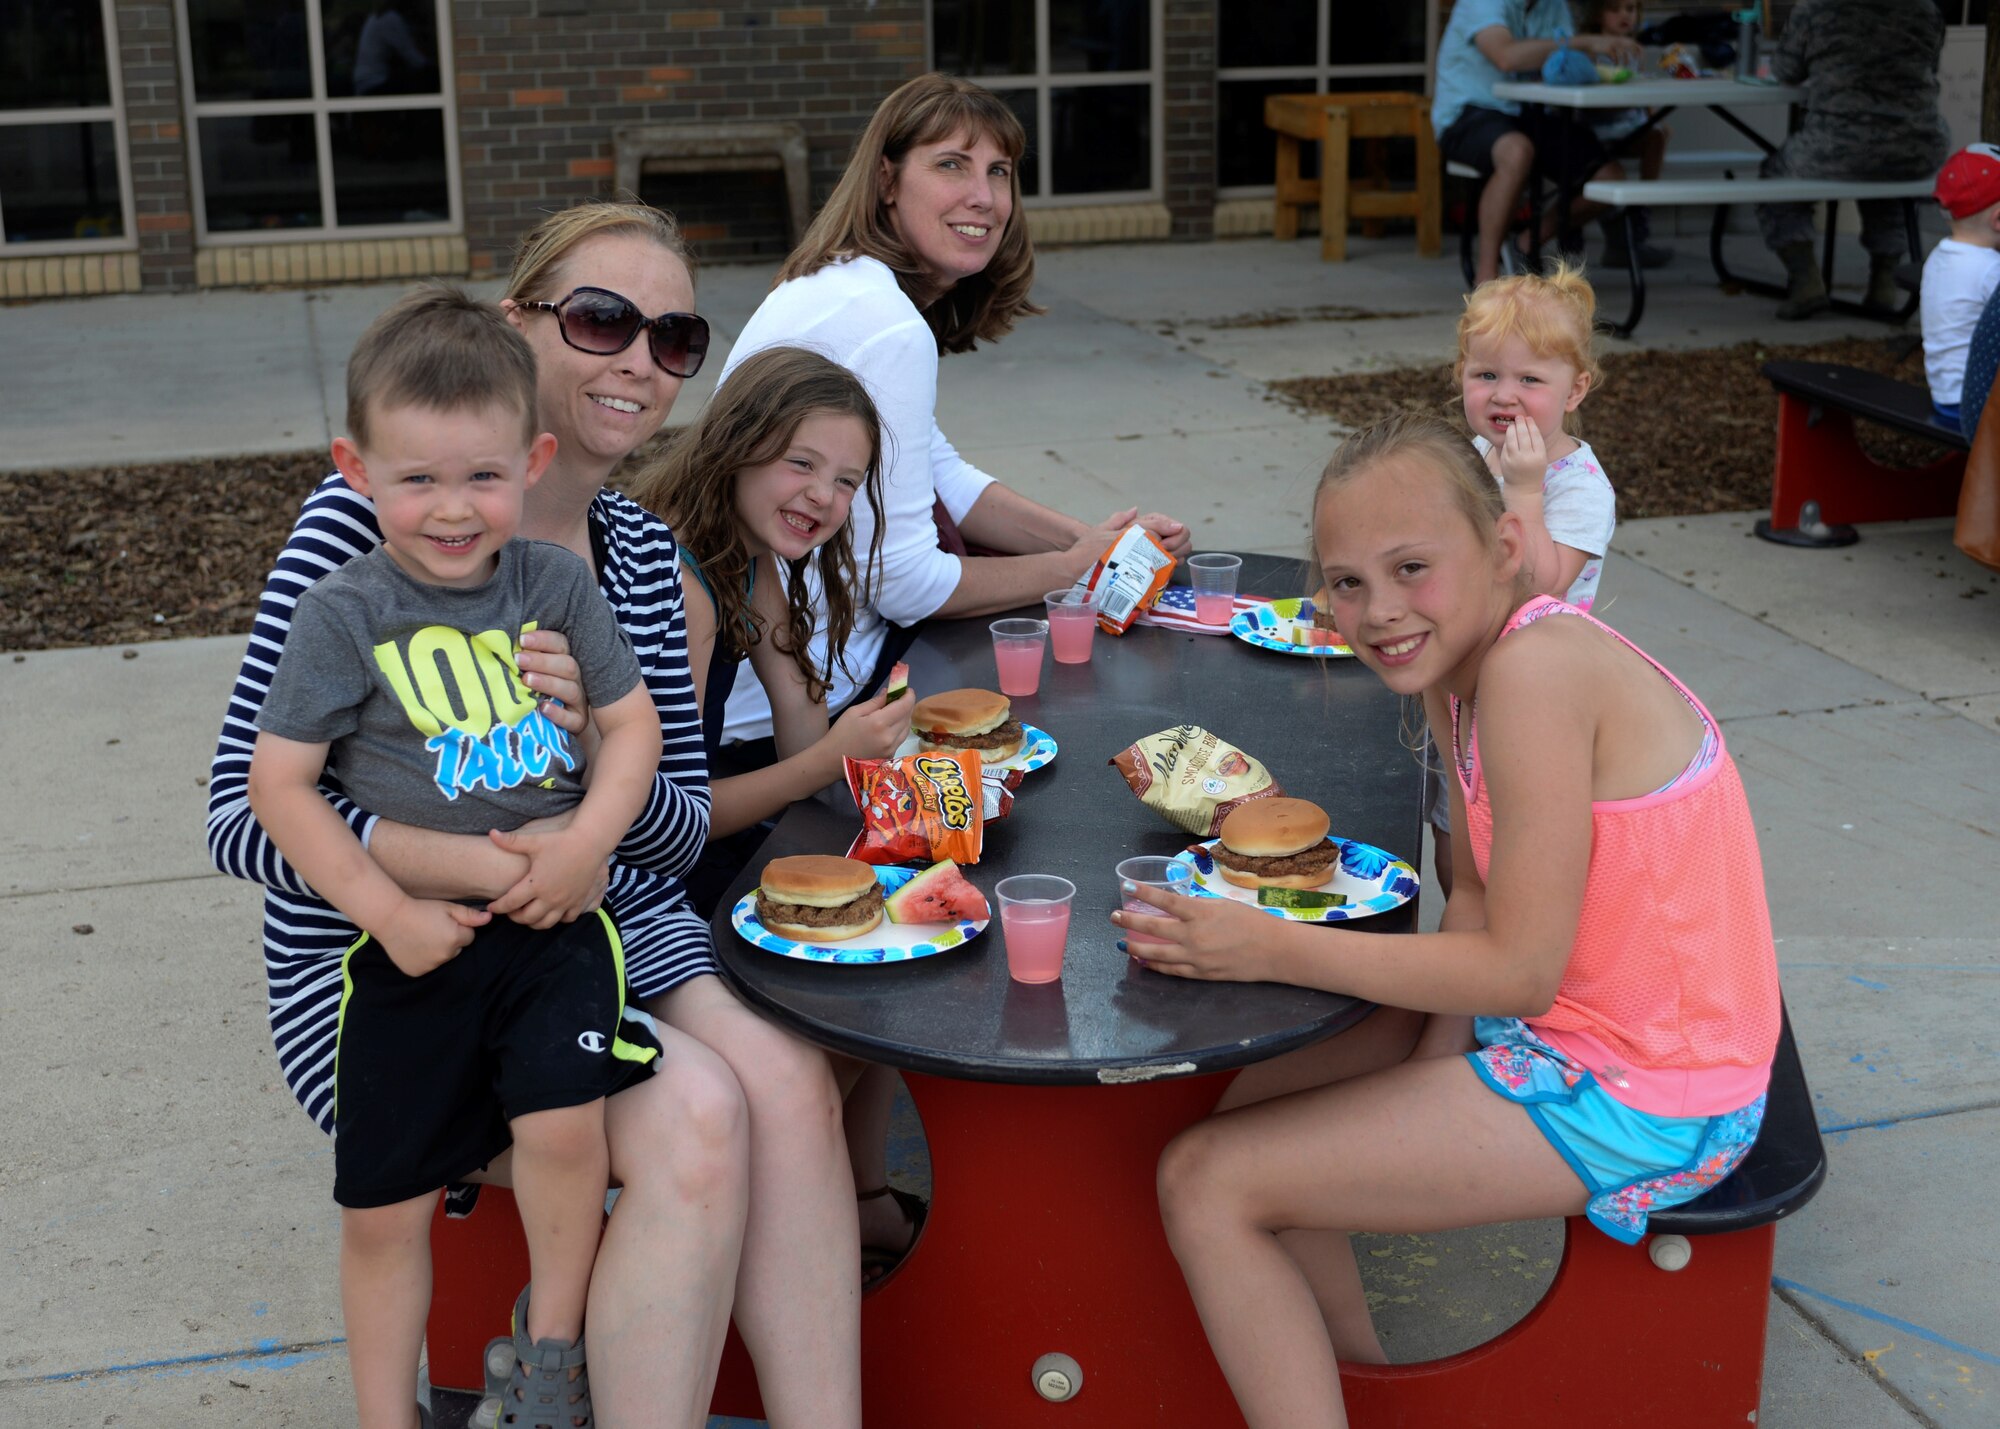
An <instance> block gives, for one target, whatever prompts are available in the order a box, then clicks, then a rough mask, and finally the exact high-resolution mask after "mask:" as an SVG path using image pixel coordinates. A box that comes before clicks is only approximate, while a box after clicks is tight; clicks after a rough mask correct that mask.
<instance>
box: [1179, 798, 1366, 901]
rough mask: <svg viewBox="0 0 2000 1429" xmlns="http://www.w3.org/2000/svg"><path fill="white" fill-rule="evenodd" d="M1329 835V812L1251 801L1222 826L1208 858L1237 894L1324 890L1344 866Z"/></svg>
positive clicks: (1295, 803) (1297, 803) (1304, 802)
mask: <svg viewBox="0 0 2000 1429" xmlns="http://www.w3.org/2000/svg"><path fill="white" fill-rule="evenodd" d="M1326 830H1327V818H1326V811H1325V810H1324V809H1322V808H1320V806H1319V805H1317V804H1315V803H1313V802H1312V801H1310V800H1308V799H1252V800H1251V801H1250V802H1249V803H1247V804H1242V805H1239V806H1238V807H1237V809H1236V810H1235V812H1233V813H1231V814H1230V815H1229V817H1228V818H1226V819H1224V820H1223V821H1222V829H1221V836H1220V838H1219V839H1218V840H1217V841H1216V843H1215V845H1214V847H1212V848H1211V849H1210V850H1209V855H1210V857H1212V858H1213V859H1214V860H1215V866H1216V869H1217V871H1218V872H1220V873H1221V875H1222V876H1223V877H1224V878H1225V879H1227V880H1228V881H1229V882H1231V883H1233V884H1235V885H1236V886H1237V887H1239V888H1320V887H1323V886H1324V885H1325V884H1326V883H1327V882H1328V881H1330V880H1331V879H1332V877H1333V872H1334V868H1335V866H1336V865H1338V864H1339V862H1340V849H1339V848H1338V847H1337V846H1336V845H1335V844H1334V842H1333V840H1332V839H1329V838H1328V837H1327V836H1326Z"/></svg>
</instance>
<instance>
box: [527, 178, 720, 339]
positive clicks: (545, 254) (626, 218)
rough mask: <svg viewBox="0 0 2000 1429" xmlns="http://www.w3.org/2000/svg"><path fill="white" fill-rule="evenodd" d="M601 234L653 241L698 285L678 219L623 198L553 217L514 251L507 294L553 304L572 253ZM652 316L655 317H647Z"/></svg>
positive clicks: (575, 207) (584, 205)
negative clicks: (678, 263)
mask: <svg viewBox="0 0 2000 1429" xmlns="http://www.w3.org/2000/svg"><path fill="white" fill-rule="evenodd" d="M601 233H629V234H631V235H633V236H634V237H637V238H646V239H651V240H652V242H653V243H655V244H656V245H658V246H659V247H660V248H661V249H663V250H665V251H666V252H668V253H671V254H672V255H673V256H674V257H676V258H678V259H680V261H681V266H682V267H684V268H686V269H687V273H688V281H689V282H690V283H692V282H693V281H694V254H693V253H691V252H690V251H689V250H688V246H687V240H686V239H685V238H683V237H682V236H681V229H680V225H679V224H678V223H676V222H674V216H673V215H672V214H670V213H667V212H665V211H664V210H661V209H657V208H654V207H653V206H652V205H651V204H644V203H637V202H627V201H625V200H622V199H591V200H588V201H587V202H584V203H579V204H575V205H573V206H571V207H569V208H564V209H558V210H557V211H556V212H554V213H552V214H550V215H549V216H548V217H547V218H545V219H543V220H542V221H541V222H540V223H538V224H536V225H535V226H534V227H533V228H531V229H529V230H528V232H527V235H526V236H525V237H523V238H522V239H521V244H520V247H518V248H516V249H515V250H514V267H513V270H512V271H511V272H510V273H509V274H508V275H507V291H506V293H505V294H504V295H503V296H505V297H508V298H512V299H513V300H514V301H515V302H517V303H536V302H549V301H552V300H554V299H556V298H558V297H560V296H561V294H559V293H557V292H556V291H555V290H556V288H557V286H558V282H557V276H558V274H559V273H560V271H561V269H562V265H563V264H564V263H565V262H566V261H568V259H569V256H570V254H572V253H574V252H575V251H576V250H577V247H578V246H579V245H581V244H582V243H583V242H585V241H586V240H587V239H591V238H595V237H597V236H598V235H599V234H601ZM648 316H651V315H650V314H648Z"/></svg>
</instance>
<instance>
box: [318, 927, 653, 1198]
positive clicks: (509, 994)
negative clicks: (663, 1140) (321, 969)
mask: <svg viewBox="0 0 2000 1429" xmlns="http://www.w3.org/2000/svg"><path fill="white" fill-rule="evenodd" d="M342 972H343V986H342V989H341V998H340V1032H339V1038H338V1040H337V1041H336V1043H335V1044H334V1073H333V1076H334V1113H333V1117H334V1123H333V1127H334V1129H333V1199H334V1200H335V1201H337V1202H338V1203H339V1204H341V1205H343V1206H353V1207H367V1206H389V1205H394V1204H395V1203H397V1202H398V1201H407V1200H409V1199H411V1198H412V1197H415V1196H421V1195H423V1194H425V1193H426V1192H428V1191H435V1190H437V1189H438V1188H439V1187H441V1186H443V1185H445V1184H446V1183H447V1182H451V1181H458V1180H463V1179H464V1178H465V1177H466V1176H467V1175H468V1174H470V1173H471V1172H473V1171H476V1170H478V1169H479V1168H480V1167H482V1166H485V1165H486V1164H487V1163H488V1162H490V1161H492V1160H493V1158H494V1157H496V1156H498V1155H499V1154H500V1153H501V1152H502V1151H504V1150H506V1149H507V1147H508V1145H509V1144H510V1143H511V1142H512V1141H513V1136H512V1135H511V1133H510V1132H509V1131H508V1127H507V1123H508V1122H509V1121H510V1120H511V1119H512V1118H514V1117H517V1116H524V1115H526V1114H527V1113H529V1112H533V1111H548V1110H550V1109H552V1108H556V1107H567V1106H581V1105H583V1104H584V1103H586V1102H593V1101H596V1100H597V1099H598V1098H599V1097H605V1096H609V1095H610V1094H611V1093H613V1092H615V1091H618V1090H619V1089H621V1088H623V1087H626V1086H629V1085H631V1084H632V1083H633V1082H635V1081H638V1080H640V1079H642V1078H645V1077H648V1076H651V1075H652V1072H653V1068H654V1066H655V1065H656V1064H657V1063H658V1061H659V1055H660V1044H659V1042H658V1040H657V1039H656V1038H655V1037H654V1035H653V1031H652V1026H651V1024H650V1023H648V1022H647V1021H645V1019H644V1017H643V1016H641V1015H638V1014H633V1015H627V1014H626V1012H625V950H624V946H623V945H622V944H621V943H620V942H619V940H618V930H617V928H616V927H615V926H614V925H613V924H612V921H611V918H610V916H609V915H608V914H606V913H604V912H602V911H599V912H597V913H589V914H585V915H584V916H583V917H581V918H579V919H577V920H576V921H575V922H574V923H561V924H557V925H556V926H555V927H553V928H549V929H546V930H541V931H538V930H536V929H533V928H527V927H523V926H522V925H521V924H519V923H515V922H512V921H510V920H508V919H506V918H495V919H494V920H493V921H492V922H491V923H489V924H487V925H486V926H485V927H483V928H481V929H479V930H478V932H477V933H476V934H475V935H474V937H473V940H472V944H471V946H469V947H467V948H466V949H465V951H463V952H461V953H460V954H459V955H458V956H457V957H455V958H453V959H452V960H451V961H450V962H448V963H445V964H444V965H443V966H441V967H439V968H437V969H435V970H434V971H432V972H429V973H426V974H425V975H424V976H422V977H415V978H413V977H409V976H407V975H405V974H404V973H403V971H402V970H401V969H400V968H398V967H397V966H396V965H395V963H394V962H392V961H390V958H389V955H388V954H387V953H385V952H383V951H382V946H381V944H379V943H377V942H376V941H375V940H374V939H373V938H370V937H367V936H365V935H364V936H363V937H362V938H361V940H360V941H359V942H357V943H355V945H354V946H353V947H351V948H349V949H348V950H347V955H346V957H345V959H344V960H343V965H342Z"/></svg>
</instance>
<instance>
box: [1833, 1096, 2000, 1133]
mask: <svg viewBox="0 0 2000 1429" xmlns="http://www.w3.org/2000/svg"><path fill="white" fill-rule="evenodd" d="M1991 1106H1992V1103H1991V1102H1970V1103H1967V1104H1966V1105H1964V1106H1940V1107H1932V1108H1931V1109H1930V1110H1929V1111H1906V1112H1904V1113H1902V1114H1901V1115H1900V1116H1885V1117H1882V1118H1881V1119H1879V1120H1877V1121H1849V1122H1840V1123H1835V1124H1830V1125H1827V1126H1822V1127H1821V1128H1820V1129H1819V1134H1820V1135H1821V1136H1837V1135H1839V1134H1841V1133H1843V1132H1849V1131H1878V1130H1881V1129H1883V1128H1886V1127H1891V1126H1900V1125H1901V1124H1902V1123H1904V1122H1906V1121H1929V1120H1930V1119H1931V1118H1932V1117H1936V1116H1956V1115H1958V1114H1959V1113H1960V1112H1962V1111H1986V1110H1989V1109H1990V1108H1991Z"/></svg>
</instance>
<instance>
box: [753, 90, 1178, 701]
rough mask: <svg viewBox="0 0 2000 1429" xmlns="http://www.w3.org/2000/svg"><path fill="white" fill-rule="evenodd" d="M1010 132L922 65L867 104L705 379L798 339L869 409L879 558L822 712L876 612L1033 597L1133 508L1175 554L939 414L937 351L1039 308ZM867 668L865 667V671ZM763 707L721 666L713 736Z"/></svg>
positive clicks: (982, 97)
mask: <svg viewBox="0 0 2000 1429" xmlns="http://www.w3.org/2000/svg"><path fill="white" fill-rule="evenodd" d="M1026 146H1027V136H1026V134H1025V133H1024V132H1023V131H1022V129H1021V124H1020V121H1019V120H1018V119H1016V118H1015V117H1014V112H1013V111H1012V110H1011V109H1009V108H1008V107H1007V105H1006V104H1005V103H1004V102H1003V101H1002V100H1001V99H1000V98H999V97H998V96H997V95H995V94H993V93H991V92H990V91H988V90H984V89H981V88H980V87H979V86H977V85H975V84H970V83H968V82H967V81H965V80H961V79H954V78H950V77H948V76H945V75H941V74H927V75H923V76H920V77H919V78H917V79H913V80H911V81H910V82H909V83H907V84H905V85H904V86H902V88H900V89H898V90H897V91H896V92H895V93H893V94H891V95H890V96H889V97H888V98H887V99H885V100H884V101H882V105H881V107H880V108H878V109H877V110H876V111H875V117H874V118H873V119H872V120H870V121H869V124H868V128H867V129H866V130H865V131H864V132H863V133H862V136H861V138H860V140H859V141H858V142H857V143H856V145H855V148H854V155H853V157H852V158H851V159H850V160H849V161H848V165H847V172H846V173H845V174H844V175H842V177H841V180H840V183H839V185H838V186H837V187H836V188H835V189H834V191H833V196H832V197H831V198H829V199H828V200H827V203H826V207H825V208H823V209H821V210H820V213H819V217H818V218H816V219H815V220H814V221H813V224H812V227H811V228H810V229H809V230H808V231H807V233H806V236H805V238H804V239H803V240H802V241H801V242H800V244H799V246H798V248H797V249H796V250H795V251H794V252H793V254H792V256H791V257H790V258H789V259H788V260H786V263H785V266H784V267H783V268H782V269H781V270H780V271H779V274H778V283H777V286H776V287H775V288H773V289H772V291H771V293H770V295H769V296H768V297H766V298H765V299H764V301H763V303H762V304H761V305H760V306H759V307H758V309H757V311H756V313H755V314H754V315H752V317H751V319H750V321H749V323H748V324H747V325H746V326H745V327H744V329H743V333H742V335H741V336H740V337H739V338H737V340H736V345H735V347H734V348H733V349H732V350H731V352H730V355H729V362H728V364H727V365H726V366H725V367H724V368H723V373H722V380H723V381H724V382H727V381H728V380H729V374H730V372H731V371H733V370H734V369H735V367H736V365H737V364H738V363H740V362H741V361H743V359H744V358H746V357H749V356H750V355H751V354H752V353H755V352H758V351H760V350H762V349H764V348H767V347H773V346H779V345H784V346H790V347H806V348H811V349H812V350H814V351H816V352H819V353H822V354H824V355H825V356H827V357H830V358H832V359H833V360H834V361H835V362H838V363H840V364H841V365H842V366H843V367H846V368H848V369H849V370H851V371H853V372H854V373H855V374H856V375H858V376H859V377H860V378H861V380H862V381H863V382H864V383H865V384H867V387H868V392H869V395H870V396H871V397H873V398H874V400H875V405H876V407H877V408H878V409H879V410H880V412H881V414H882V426H883V433H884V438H885V441H884V446H885V451H884V458H885V462H886V468H885V471H884V478H885V480H884V483H883V502H882V508H881V510H880V511H879V512H878V511H876V510H875V509H874V508H873V507H872V506H870V505H869V503H867V502H866V501H863V500H857V501H856V502H855V503H854V515H853V518H852V519H853V522H854V540H855V543H856V549H857V550H860V549H866V547H867V545H868V543H869V541H870V540H871V539H872V538H873V532H874V527H875V525H876V523H877V522H878V521H879V522H880V523H881V525H882V530H883V539H882V572H881V576H880V579H879V581H878V582H877V584H876V588H875V589H874V590H873V591H872V592H871V593H870V599H869V600H868V602H867V604H866V605H865V606H864V607H863V608H862V610H861V612H860V618H859V620H858V621H857V623H856V626H855V630H854V633H853V635H852V636H851V637H850V638H849V640H848V642H847V647H846V651H845V652H844V653H845V670H844V671H843V670H836V672H835V678H834V687H833V690H832V691H831V693H830V694H829V695H828V698H827V704H828V707H829V708H830V709H835V710H838V709H839V708H841V707H842V706H843V705H845V704H846V703H847V702H848V701H849V700H851V699H852V698H853V697H854V695H855V694H856V693H858V692H860V691H863V690H866V689H868V688H870V686H871V685H872V683H873V677H874V676H876V675H878V674H882V673H886V667H887V663H888V661H887V660H886V659H885V658H884V652H885V647H888V648H891V649H893V645H892V641H893V634H892V632H891V630H890V627H891V626H904V627H907V626H913V625H915V624H917V623H918V622H919V621H921V620H924V619H925V618H927V617H929V616H934V615H936V616H965V615H983V614H988V613H991V612H993V611H1000V610H1008V609H1012V608H1013V607H1015V606H1019V605H1025V604H1028V603H1031V602H1035V601H1039V600H1040V598H1041V596H1042V594H1043V593H1044V592H1045V591H1050V590H1055V589H1057V588H1059V587H1062V586H1066V585H1069V584H1071V583H1072V582H1074V581H1075V580H1076V579H1077V578H1078V577H1079V576H1081V575H1082V574H1083V573H1084V572H1085V571H1087V570H1089V569H1090V566H1091V563H1092V562H1093V561H1095V560H1096V559H1097V557H1098V556H1099V555H1101V554H1102V553H1103V551H1104V548H1105V546H1107V545H1108V544H1110V541H1111V539H1112V537H1113V536H1114V535H1115V534H1116V532H1117V531H1118V530H1121V529H1123V528H1124V527H1125V526H1127V525H1129V524H1131V522H1132V521H1133V520H1134V519H1135V518H1136V519H1139V520H1141V521H1143V523H1144V524H1145V525H1146V526H1147V527H1148V528H1149V529H1151V530H1152V531H1154V532H1155V533H1157V534H1158V535H1159V536H1160V537H1161V539H1162V540H1163V541H1165V542H1166V544H1167V548H1168V549H1169V550H1172V551H1174V552H1175V553H1176V554H1177V555H1178V554H1185V553H1186V551H1187V549H1188V546H1189V538H1188V533H1187V530H1186V528H1185V527H1184V526H1183V525H1182V524H1181V523H1180V522H1178V521H1174V520H1170V519H1169V518H1167V517H1165V516H1159V515H1147V516H1143V517H1140V516H1139V515H1138V513H1137V511H1136V510H1130V511H1123V512H1114V513H1113V514H1112V515H1111V516H1110V517H1108V518H1106V519H1105V520H1103V521H1101V522H1099V523H1097V524H1092V523H1090V522H1087V521H1082V520H1079V519H1077V518H1076V517H1073V516H1067V515H1064V514H1063V513H1061V512H1059V511H1052V510H1050V509H1049V508H1048V507H1046V506H1043V505H1040V504H1039V503H1037V502H1034V501H1031V500H1029V499H1028V498H1027V497H1025V496H1022V495H1021V494H1020V493H1018V492H1016V491H1014V490H1012V489H1011V488H1009V487H1007V486H1006V485H1005V484H1003V483H1001V482H997V481H995V480H994V479H993V478H992V477H990V476H988V475H987V474H986V473H985V472H983V471H981V470H979V469H978V468H977V467H975V466H974V465H972V463H970V462H968V461H966V460H965V459H964V458H963V457H961V456H960V455H959V454H958V452H957V451H956V450H955V449H954V448H953V447H952V444H951V442H950V441H949V440H947V439H946V437H945V435H944V433H943V431H941V430H940V429H939V426H938V422H937V415H936V408H937V373H938V358H939V357H940V356H941V355H943V354H945V353H949V352H969V351H971V350H972V348H973V346H974V345H975V344H976V343H977V342H979V341H981V340H984V341H987V342H991V341H993V340H995V339H997V338H999V337H1001V336H1003V335H1004V334H1005V333H1007V332H1008V331H1010V330H1011V329H1012V328H1013V326H1014V322H1015V320H1016V319H1017V318H1020V317H1022V316H1025V315H1031V314H1035V313H1039V312H1041V311H1042V310H1041V309H1040V308H1038V307H1036V306H1035V305H1034V304H1033V303H1031V302H1030V301H1029V298H1028V289H1029V287H1030V285H1031V284H1032V283H1033V281H1034V270H1035V256H1034V248H1033V245H1032V244H1030V242H1029V240H1028V225H1027V220H1026V217H1025V216H1024V215H1023V214H1022V213H1020V212H1019V209H1020V182H1019V180H1018V178H1017V177H1016V175H1015V165H1016V163H1017V162H1018V161H1019V159H1020V157H1021V152H1022V150H1023V149H1024V148H1026ZM940 506H941V508H942V510H943V513H944V515H945V516H946V517H948V519H949V521H950V522H951V523H952V524H953V525H955V526H956V528H957V530H958V531H959V532H961V533H962V534H963V539H964V541H965V542H966V543H967V544H969V545H970V546H972V547H975V548H981V549H984V550H987V551H992V552H998V553H1004V554H995V555H975V556H963V555H958V554H954V553H953V552H952V551H949V550H947V549H945V547H944V546H943V544H941V542H942V541H944V540H947V539H949V537H948V536H945V535H943V534H942V533H941V531H940V527H939V525H938V524H937V523H935V522H934V521H933V519H932V518H933V511H934V509H936V508H938V507H940ZM878 666H880V667H881V668H880V669H878ZM770 721H771V717H770V705H769V702H768V701H767V700H766V699H765V698H764V691H763V687H762V686H761V685H759V684H758V683H757V682H756V681H755V680H754V679H739V680H738V681H737V683H736V688H735V690H734V691H733V692H732V695H731V698H730V702H729V714H728V720H727V723H726V725H725V728H724V738H725V740H728V741H744V740H755V739H759V738H761V737H762V736H764V735H768V734H769V733H770V732H771V722H770Z"/></svg>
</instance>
